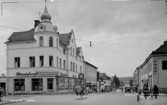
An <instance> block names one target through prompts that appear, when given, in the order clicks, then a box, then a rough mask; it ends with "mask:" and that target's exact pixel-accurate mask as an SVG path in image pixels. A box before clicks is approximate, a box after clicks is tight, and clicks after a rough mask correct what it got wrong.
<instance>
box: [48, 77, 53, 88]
mask: <svg viewBox="0 0 167 105" xmlns="http://www.w3.org/2000/svg"><path fill="white" fill-rule="evenodd" d="M48 90H53V78H48Z"/></svg>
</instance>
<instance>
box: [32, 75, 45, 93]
mask: <svg viewBox="0 0 167 105" xmlns="http://www.w3.org/2000/svg"><path fill="white" fill-rule="evenodd" d="M42 90H43V79H42V78H33V79H32V91H42Z"/></svg>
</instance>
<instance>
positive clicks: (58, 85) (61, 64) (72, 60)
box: [6, 6, 85, 93]
mask: <svg viewBox="0 0 167 105" xmlns="http://www.w3.org/2000/svg"><path fill="white" fill-rule="evenodd" d="M75 41H76V40H75V35H74V32H73V30H71V31H70V32H69V33H64V34H60V33H59V32H58V29H57V26H54V25H53V24H52V22H51V15H50V14H49V13H48V10H47V7H46V6H45V10H44V13H43V14H42V15H41V21H38V20H36V21H35V25H34V28H32V29H31V30H29V31H24V32H14V33H13V34H12V35H11V36H10V37H9V38H8V41H7V42H6V46H7V49H6V55H7V78H6V79H7V80H6V81H7V82H6V83H7V84H6V85H7V86H6V91H7V93H47V92H70V91H73V90H74V85H75V84H76V83H77V80H78V79H77V78H78V74H79V73H84V74H85V67H84V56H83V52H82V48H81V47H77V46H76V42H75Z"/></svg>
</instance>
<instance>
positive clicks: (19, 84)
mask: <svg viewBox="0 0 167 105" xmlns="http://www.w3.org/2000/svg"><path fill="white" fill-rule="evenodd" d="M14 91H25V79H14Z"/></svg>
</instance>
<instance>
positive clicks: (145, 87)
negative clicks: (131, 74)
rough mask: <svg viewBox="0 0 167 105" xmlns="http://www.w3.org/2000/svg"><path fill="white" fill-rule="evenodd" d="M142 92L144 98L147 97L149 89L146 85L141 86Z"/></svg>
mask: <svg viewBox="0 0 167 105" xmlns="http://www.w3.org/2000/svg"><path fill="white" fill-rule="evenodd" d="M143 93H144V97H145V99H147V97H148V96H149V89H148V86H147V85H144V87H143Z"/></svg>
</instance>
